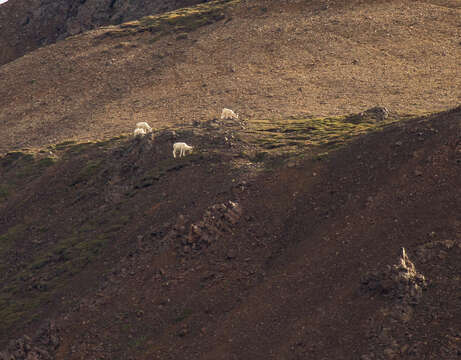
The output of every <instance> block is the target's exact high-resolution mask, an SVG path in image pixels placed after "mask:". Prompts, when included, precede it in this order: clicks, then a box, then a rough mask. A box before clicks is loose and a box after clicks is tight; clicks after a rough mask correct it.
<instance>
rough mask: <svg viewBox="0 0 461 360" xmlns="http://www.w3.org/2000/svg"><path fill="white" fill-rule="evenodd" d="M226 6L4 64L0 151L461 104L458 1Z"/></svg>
mask: <svg viewBox="0 0 461 360" xmlns="http://www.w3.org/2000/svg"><path fill="white" fill-rule="evenodd" d="M218 3H219V7H220V8H219V10H218V11H211V10H209V9H210V8H212V7H213V6H214V7H217V6H218V5H214V4H215V3H214V2H209V3H206V4H204V6H205V5H206V6H208V8H206V9H208V10H206V11H205V10H203V11H202V13H200V14H201V15H194V14H197V13H192V12H189V13H187V12H186V13H178V12H177V13H171V14H170V15H168V16H167V17H165V18H163V20H162V21H160V25H158V23H156V22H155V21H154V20H146V21H144V22H141V23H134V24H131V25H130V26H124V27H123V28H117V27H110V28H103V29H99V30H94V31H91V32H88V33H85V34H82V35H77V36H74V37H71V38H69V39H67V40H64V41H61V42H59V43H57V44H54V45H51V46H46V47H43V48H41V49H38V50H36V51H34V52H32V53H30V54H28V55H26V56H24V57H22V58H19V59H17V60H16V61H13V62H11V63H8V64H5V65H3V66H1V67H0V108H1V109H2V110H1V112H0V136H1V141H0V151H3V152H5V151H8V150H11V149H17V148H21V147H32V146H41V145H43V144H48V143H53V142H60V141H63V140H66V139H94V138H97V137H106V136H114V135H117V134H120V133H122V132H128V131H132V130H133V124H134V122H135V121H138V120H139V121H148V122H149V123H152V124H155V125H156V126H161V125H162V124H170V123H189V122H191V121H193V120H204V119H210V118H213V117H215V116H217V115H218V114H219V112H220V110H221V109H222V108H223V107H229V108H232V109H235V110H236V111H237V112H238V113H240V114H242V115H243V116H246V117H253V118H254V117H256V118H269V119H272V118H279V119H280V118H282V119H283V118H286V117H288V116H291V115H296V116H300V115H303V116H324V115H343V114H347V113H354V112H358V111H363V110H364V109H366V108H369V107H371V106H375V105H382V106H386V107H388V108H389V109H391V110H394V111H397V112H400V113H412V114H414V113H426V112H432V111H438V110H444V109H447V108H450V107H453V106H456V105H457V104H459V102H460V93H459V89H460V88H461V84H460V81H461V80H460V79H461V76H460V75H461V74H460V65H459V59H460V58H461V45H460V44H459V38H460V31H461V30H460V27H459V21H458V20H459V18H460V11H461V10H460V8H459V2H456V1H452V2H442V1H409V0H408V1H407V0H394V1H358V0H357V1H347V2H346V1H339V0H337V1H329V2H328V3H327V4H325V2H324V1H309V2H306V1H289V2H288V1H281V2H279V1H277V2H275V1H262V0H259V1H238V0H233V1H225V0H221V1H220V2H218ZM223 4H224V5H223ZM226 4H230V6H228V7H226ZM201 9H204V8H201ZM207 11H208V12H207ZM181 19H183V20H181ZM149 23H152V24H154V25H152V26H150V27H149ZM143 24H144V25H143ZM155 24H157V25H155ZM202 25H203V26H202ZM192 29H195V30H193V31H192Z"/></svg>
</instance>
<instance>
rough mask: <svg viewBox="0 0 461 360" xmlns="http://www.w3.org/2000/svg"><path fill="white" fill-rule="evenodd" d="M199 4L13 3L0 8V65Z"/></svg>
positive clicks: (182, 0)
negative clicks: (102, 28) (70, 40)
mask: <svg viewBox="0 0 461 360" xmlns="http://www.w3.org/2000/svg"><path fill="white" fill-rule="evenodd" d="M200 2H202V1H200V0H172V1H171V0H169V1H165V0H154V1H130V0H102V1H101V0H81V1H71V0H59V1H46V0H33V1H30V0H28V1H25V0H14V1H9V2H7V3H5V4H4V5H2V6H0V48H1V49H2V52H1V53H0V64H5V63H7V62H10V61H12V60H14V59H17V58H18V57H21V56H23V55H24V54H26V53H28V52H30V51H33V50H35V49H36V48H38V47H41V46H46V45H49V44H53V43H54V42H56V41H57V40H62V39H64V38H66V37H68V36H71V35H75V34H78V33H81V32H84V31H87V30H90V29H95V28H98V27H99V26H102V25H110V24H120V23H122V22H125V21H130V20H134V19H138V18H140V17H142V16H145V15H150V14H157V13H162V12H165V11H170V10H174V9H178V8H181V7H185V6H191V5H195V4H198V3H200Z"/></svg>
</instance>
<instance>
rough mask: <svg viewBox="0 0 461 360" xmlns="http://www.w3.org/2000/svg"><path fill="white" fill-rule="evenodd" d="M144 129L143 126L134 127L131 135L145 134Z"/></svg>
mask: <svg viewBox="0 0 461 360" xmlns="http://www.w3.org/2000/svg"><path fill="white" fill-rule="evenodd" d="M146 133H147V132H146V129H143V128H136V129H134V132H133V135H134V136H144V135H146Z"/></svg>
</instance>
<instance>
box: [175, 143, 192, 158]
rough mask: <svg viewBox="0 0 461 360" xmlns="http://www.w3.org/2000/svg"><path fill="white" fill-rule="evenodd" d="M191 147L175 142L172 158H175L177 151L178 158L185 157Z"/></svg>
mask: <svg viewBox="0 0 461 360" xmlns="http://www.w3.org/2000/svg"><path fill="white" fill-rule="evenodd" d="M193 148H194V147H193V146H189V145H187V144H186V143H184V142H177V143H174V144H173V157H174V158H176V153H177V152H178V151H179V157H181V156H186V152H188V151H189V152H192V149H193Z"/></svg>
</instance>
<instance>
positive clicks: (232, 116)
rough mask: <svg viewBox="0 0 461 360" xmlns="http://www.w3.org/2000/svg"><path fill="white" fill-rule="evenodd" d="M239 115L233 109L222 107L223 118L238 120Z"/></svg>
mask: <svg viewBox="0 0 461 360" xmlns="http://www.w3.org/2000/svg"><path fill="white" fill-rule="evenodd" d="M238 118H239V116H238V115H237V114H236V113H235V112H233V111H232V110H231V109H226V108H224V109H222V113H221V120H227V119H232V120H238Z"/></svg>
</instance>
